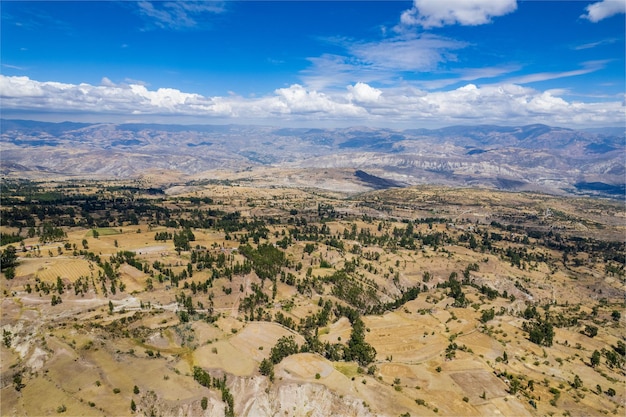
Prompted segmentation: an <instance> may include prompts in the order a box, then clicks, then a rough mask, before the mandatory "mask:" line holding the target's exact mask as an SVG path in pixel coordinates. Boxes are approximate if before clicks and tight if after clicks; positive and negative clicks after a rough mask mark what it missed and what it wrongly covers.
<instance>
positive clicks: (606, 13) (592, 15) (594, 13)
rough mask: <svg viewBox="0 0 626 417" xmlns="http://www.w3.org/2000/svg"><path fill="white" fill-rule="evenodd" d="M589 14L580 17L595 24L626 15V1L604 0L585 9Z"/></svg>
mask: <svg viewBox="0 0 626 417" xmlns="http://www.w3.org/2000/svg"><path fill="white" fill-rule="evenodd" d="M585 10H586V11H587V13H585V14H583V15H581V16H580V17H582V18H584V19H588V20H590V21H592V22H594V23H597V22H599V21H600V20H603V19H606V18H607V17H611V16H614V15H616V14H620V13H626V1H624V0H602V1H599V2H597V3H593V4H590V5H589V6H587V7H585Z"/></svg>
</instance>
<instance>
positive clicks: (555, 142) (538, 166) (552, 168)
mask: <svg viewBox="0 0 626 417" xmlns="http://www.w3.org/2000/svg"><path fill="white" fill-rule="evenodd" d="M625 138H626V134H625V132H624V129H622V128H607V129H594V130H575V129H568V128H562V127H551V126H546V125H541V124H534V125H526V126H512V127H511V126H492V125H479V126H451V127H445V128H441V129H408V130H393V129H386V128H370V127H351V128H332V129H330V128H329V129H320V128H315V129H309V128H280V127H270V126H251V125H172V124H90V123H73V122H63V123H48V122H36V121H27V120H6V119H4V120H1V121H0V146H1V148H2V154H1V173H2V175H3V176H4V177H19V178H50V177H55V178H58V177H84V178H99V179H101V178H139V177H142V176H144V175H146V173H150V172H156V171H159V172H170V173H172V174H173V176H172V178H173V181H172V182H184V181H185V180H186V179H194V180H197V179H199V178H203V177H205V176H209V173H210V172H215V171H224V172H241V171H250V170H263V169H268V168H272V169H290V170H312V171H313V170H315V171H316V172H317V171H319V170H330V169H343V170H345V169H349V170H354V181H357V182H360V183H363V184H365V185H366V186H368V187H370V188H387V187H395V186H408V185H417V184H444V185H451V186H462V187H486V188H494V189H505V190H515V191H542V192H548V193H553V194H595V195H603V196H613V197H623V196H624V192H625V185H624V184H625V178H626V168H625V160H624V149H625ZM174 179H175V180H174Z"/></svg>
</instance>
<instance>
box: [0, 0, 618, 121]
mask: <svg viewBox="0 0 626 417" xmlns="http://www.w3.org/2000/svg"><path fill="white" fill-rule="evenodd" d="M70 3H73V4H64V6H63V7H65V9H64V10H61V11H59V12H58V14H55V13H57V12H56V11H55V8H52V7H47V8H46V7H45V6H46V5H45V4H41V3H30V2H25V3H11V7H4V8H3V11H2V23H3V24H2V52H1V54H2V56H1V58H2V69H1V71H2V74H0V100H1V101H0V104H1V107H2V109H3V113H4V116H3V117H7V116H18V117H20V118H26V117H30V118H35V119H46V120H51V119H55V118H56V119H58V120H61V119H63V120H66V119H72V118H74V119H82V120H96V121H115V120H127V119H132V120H138V121H158V120H160V119H159V118H164V117H166V118H167V120H168V122H170V121H176V120H177V119H178V120H185V121H194V122H201V123H211V122H228V123H264V124H277V125H280V124H289V125H298V124H300V125H303V126H314V125H355V124H372V125H379V126H388V127H394V126H442V125H451V124H479V123H480V124H482V123H492V124H528V123H545V124H550V125H566V126H579V127H592V126H623V125H624V121H625V109H626V107H625V94H624V19H623V14H624V13H625V11H626V10H625V9H626V2H624V0H602V1H595V2H567V4H565V3H561V2H526V3H521V4H518V3H517V1H516V0H413V2H411V3H401V2H392V3H378V2H376V3H373V2H358V1H355V2H345V3H341V4H336V3H334V2H314V3H307V4H303V3H301V2H274V3H264V2H214V1H194V2H192V1H183V2H148V1H139V2H133V3H127V4H122V5H119V4H117V3H106V2H105V4H98V3H96V4H94V3H92V2H70ZM7 9H8V10H7ZM64 11H65V13H64ZM94 13H98V14H99V15H100V16H105V17H106V16H108V17H110V19H112V20H111V21H108V23H107V19H102V20H101V21H104V23H94V22H93V21H91V22H89V19H87V22H85V17H89V16H91V18H93V16H94ZM305 13H306V14H308V18H307V19H306V21H307V22H313V23H308V24H307V23H304V22H305V21H304V20H302V19H304V17H305V16H304V15H303V14H305ZM355 13H361V14H360V15H359V14H357V16H359V17H360V19H354V17H355ZM620 15H622V16H621V17H620ZM556 16H558V17H559V19H558V22H560V23H557V21H556V20H555V17H556ZM616 16H617V17H616ZM81 19H82V20H81ZM113 19H114V20H115V21H114V20H113ZM289 19H291V21H290V20H289ZM316 19H317V20H318V25H317V26H316V25H315V24H314V22H315V20H316ZM321 19H324V20H323V23H325V25H322V20H321ZM348 19H352V20H348ZM79 20H80V21H82V22H83V23H82V24H79V23H77V22H78V21H79ZM355 20H356V22H355ZM348 21H351V22H352V23H350V24H348V23H346V22H348ZM115 24H117V25H121V26H120V27H121V28H122V29H121V30H120V31H118V32H115V33H109V32H107V29H110V28H111V27H113V26H114V25H115ZM320 26H324V29H323V30H322V29H319V27H320ZM246 31H249V32H246ZM44 32H45V33H50V36H49V38H48V39H46V38H45V37H44V38H42V36H41V35H42V33H44ZM19 34H21V35H23V36H22V37H17V35H19ZM47 46H48V47H49V48H50V50H46V47H47ZM81 54H82V55H81ZM112 80H116V81H112ZM137 80H141V81H137Z"/></svg>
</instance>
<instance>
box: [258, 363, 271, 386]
mask: <svg viewBox="0 0 626 417" xmlns="http://www.w3.org/2000/svg"><path fill="white" fill-rule="evenodd" d="M259 372H261V375H265V376H267V377H269V379H270V381H272V382H273V381H274V363H273V362H272V361H271V360H269V359H263V360H262V361H261V364H260V365H259Z"/></svg>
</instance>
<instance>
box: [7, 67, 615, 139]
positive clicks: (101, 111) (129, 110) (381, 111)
mask: <svg viewBox="0 0 626 417" xmlns="http://www.w3.org/2000/svg"><path fill="white" fill-rule="evenodd" d="M563 94H567V92H563V91H559V90H547V91H538V90H535V89H532V88H528V87H524V86H520V85H516V84H504V85H488V86H482V87H478V86H476V85H474V84H467V85H465V86H463V87H460V88H456V89H453V90H449V91H437V92H427V91H423V90H420V89H418V88H416V87H415V86H414V85H412V84H409V83H405V84H404V85H401V86H396V87H393V88H384V87H380V88H374V87H372V86H371V85H369V84H368V83H365V82H357V83H355V84H350V85H347V87H345V88H343V89H342V90H329V91H318V90H315V89H310V88H306V87H304V86H302V85H298V84H294V85H291V86H290V87H286V88H279V89H276V90H275V91H274V92H273V93H272V94H269V95H266V96H263V97H247V98H246V97H242V96H238V95H228V96H225V97H205V96H202V95H200V94H195V93H189V92H183V91H180V90H178V89H174V88H159V89H149V88H148V87H146V86H145V85H139V84H114V83H113V82H111V81H110V80H108V78H103V81H102V83H101V85H98V86H94V85H90V84H84V83H83V84H66V83H58V82H52V81H46V82H41V81H36V80H31V79H30V78H28V77H9V76H4V75H0V98H1V104H2V107H3V109H4V110H5V112H9V111H20V112H23V113H24V112H26V113H31V114H40V115H41V114H44V113H51V112H58V113H72V114H75V115H77V116H78V117H79V118H82V119H84V116H86V115H87V116H89V115H92V116H99V117H100V119H106V118H107V117H109V118H113V117H114V116H117V117H124V118H127V117H128V116H129V115H136V116H142V117H149V116H158V117H161V116H164V115H165V116H175V117H180V118H187V119H188V118H189V117H196V118H197V120H198V121H201V122H203V123H209V122H210V121H211V120H220V121H224V120H226V121H229V122H231V123H248V122H252V121H254V122H259V121H262V122H263V123H271V124H277V125H280V124H284V123H293V122H298V123H300V124H302V125H307V126H312V125H316V124H320V123H322V124H324V123H326V122H333V123H341V124H344V125H355V124H376V125H384V126H388V127H397V126H416V125H425V124H429V125H451V124H480V123H494V124H504V125H511V124H528V123H545V124H550V125H572V126H575V125H578V126H598V125H620V124H623V121H624V106H623V97H619V98H615V99H614V100H613V101H608V100H605V101H601V102H574V101H568V100H566V99H565V98H563V96H562V95H563ZM5 114H7V113H5Z"/></svg>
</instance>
